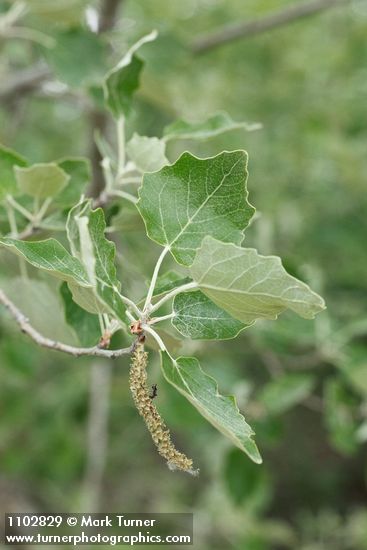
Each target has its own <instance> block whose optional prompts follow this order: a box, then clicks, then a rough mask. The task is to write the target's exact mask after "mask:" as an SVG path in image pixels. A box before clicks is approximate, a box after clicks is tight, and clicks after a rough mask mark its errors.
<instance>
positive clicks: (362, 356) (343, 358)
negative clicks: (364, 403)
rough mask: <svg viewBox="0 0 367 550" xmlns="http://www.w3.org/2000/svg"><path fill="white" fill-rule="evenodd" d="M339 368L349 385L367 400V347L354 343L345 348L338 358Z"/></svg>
mask: <svg viewBox="0 0 367 550" xmlns="http://www.w3.org/2000/svg"><path fill="white" fill-rule="evenodd" d="M337 365H338V368H339V369H340V370H341V372H342V373H343V375H344V376H345V378H346V380H347V381H348V383H349V384H351V385H352V386H353V388H355V390H356V391H357V392H358V393H359V394H361V395H362V396H363V397H365V398H367V351H366V347H365V346H363V345H361V344H358V343H352V344H349V345H348V346H345V347H344V349H343V353H342V354H340V355H339V357H338V358H337Z"/></svg>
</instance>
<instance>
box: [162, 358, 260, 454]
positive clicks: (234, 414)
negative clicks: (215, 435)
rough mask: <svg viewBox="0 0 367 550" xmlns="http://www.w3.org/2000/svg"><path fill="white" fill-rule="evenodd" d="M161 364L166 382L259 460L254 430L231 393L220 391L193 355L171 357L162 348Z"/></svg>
mask: <svg viewBox="0 0 367 550" xmlns="http://www.w3.org/2000/svg"><path fill="white" fill-rule="evenodd" d="M161 366H162V371H163V375H164V377H165V379H166V380H167V382H169V383H170V384H172V386H174V387H175V388H176V389H177V390H178V391H179V392H180V393H182V395H184V396H185V397H186V399H188V400H189V401H190V403H191V404H192V405H193V406H194V407H195V408H196V409H197V410H198V411H199V413H200V414H201V415H202V416H203V417H204V418H205V419H206V420H208V422H210V423H211V424H212V425H213V426H214V427H215V428H216V429H217V430H219V431H220V432H221V433H222V434H224V435H225V436H226V437H228V438H229V439H230V440H231V441H232V442H233V443H234V444H235V445H236V446H237V447H239V448H240V449H241V450H242V451H243V452H245V453H246V454H247V455H248V456H249V457H250V458H251V460H253V461H254V462H256V463H257V464H261V462H262V460H261V456H260V454H259V451H258V449H257V447H256V444H255V442H254V441H253V439H252V436H253V435H254V432H253V430H252V429H251V427H250V426H249V425H248V424H247V422H246V421H245V419H244V417H243V416H242V415H241V413H240V411H239V410H238V407H237V403H236V400H235V398H234V396H232V395H228V396H222V395H220V394H219V393H218V385H217V383H216V381H215V380H214V378H212V377H211V376H208V375H207V374H205V372H204V371H203V370H202V368H201V367H200V364H199V361H198V360H197V359H196V358H195V357H179V358H178V359H177V360H176V361H174V360H173V359H171V357H170V356H169V355H168V353H166V352H161Z"/></svg>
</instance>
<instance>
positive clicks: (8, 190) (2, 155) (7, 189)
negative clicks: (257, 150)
mask: <svg viewBox="0 0 367 550" xmlns="http://www.w3.org/2000/svg"><path fill="white" fill-rule="evenodd" d="M15 166H23V167H24V166H27V161H26V160H25V158H23V157H21V156H20V155H18V153H16V152H15V151H12V150H11V149H8V148H7V147H4V146H3V145H1V144H0V200H2V199H4V198H5V197H6V195H16V194H17V193H19V190H18V186H17V180H16V178H15V174H14V167H15Z"/></svg>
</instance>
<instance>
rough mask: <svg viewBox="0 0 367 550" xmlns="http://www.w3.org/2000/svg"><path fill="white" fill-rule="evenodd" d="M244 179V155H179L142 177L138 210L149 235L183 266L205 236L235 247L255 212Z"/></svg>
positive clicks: (245, 167)
mask: <svg viewBox="0 0 367 550" xmlns="http://www.w3.org/2000/svg"><path fill="white" fill-rule="evenodd" d="M246 180H247V153H246V152H245V151H233V152H223V153H220V154H219V155H217V156H216V157H212V158H208V159H199V158H197V157H194V156H193V155H191V154H190V153H184V154H183V155H182V156H181V157H180V158H179V159H178V160H177V161H176V163H175V164H173V165H170V166H165V167H164V168H162V169H161V170H160V171H159V172H155V173H153V174H145V175H144V178H143V185H142V187H141V188H140V190H139V197H140V198H139V202H138V205H137V206H138V209H139V211H140V213H141V215H142V217H143V219H144V222H145V225H146V230H147V233H148V236H149V237H150V238H151V239H152V240H153V241H155V242H158V243H159V244H161V245H163V246H167V247H168V248H169V249H170V251H171V253H172V255H173V256H174V258H175V260H176V261H177V262H178V263H180V264H183V265H186V266H188V265H191V264H192V262H193V259H194V257H195V253H196V250H197V249H198V248H199V247H200V245H201V242H202V240H203V238H204V237H205V236H206V235H212V236H213V237H216V238H218V239H220V240H222V241H225V242H234V243H236V244H240V243H241V242H242V240H243V236H244V235H243V233H244V230H245V229H246V227H247V226H248V224H249V222H250V219H251V217H252V216H253V214H254V208H253V207H252V206H251V205H250V204H249V203H248V201H247V195H248V193H247V188H246Z"/></svg>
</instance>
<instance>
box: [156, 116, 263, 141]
mask: <svg viewBox="0 0 367 550" xmlns="http://www.w3.org/2000/svg"><path fill="white" fill-rule="evenodd" d="M260 128H262V125H261V124H259V123H257V122H255V123H248V122H235V121H234V120H233V119H232V118H231V117H230V116H229V114H228V113H225V112H223V111H220V112H218V113H215V114H213V115H211V116H210V117H208V118H207V119H205V120H203V121H201V122H187V121H186V120H183V119H178V120H176V121H175V122H173V123H172V124H170V125H169V126H166V127H165V129H164V130H163V135H164V139H165V141H170V140H174V139H197V140H204V139H210V138H212V137H215V136H218V135H220V134H223V133H224V132H229V131H231V130H238V129H244V130H247V131H248V132H251V131H254V130H259V129H260Z"/></svg>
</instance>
